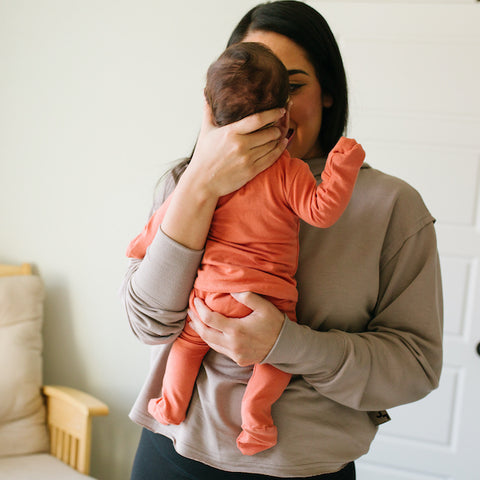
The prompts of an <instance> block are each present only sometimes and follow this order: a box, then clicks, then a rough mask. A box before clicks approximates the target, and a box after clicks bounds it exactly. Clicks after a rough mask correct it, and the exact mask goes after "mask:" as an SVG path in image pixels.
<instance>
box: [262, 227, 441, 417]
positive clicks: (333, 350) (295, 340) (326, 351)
mask: <svg viewBox="0 0 480 480" xmlns="http://www.w3.org/2000/svg"><path fill="white" fill-rule="evenodd" d="M442 329H443V311H442V286H441V276H440V266H439V258H438V253H437V247H436V236H435V230H434V226H433V222H430V223H428V224H426V225H425V226H423V227H422V228H420V229H419V230H418V231H417V232H415V233H414V234H413V235H411V236H410V237H409V238H407V239H406V240H405V241H404V242H403V243H402V244H401V246H400V247H399V248H398V250H397V251H395V252H392V255H391V256H390V258H389V259H388V261H386V262H385V263H384V264H383V265H382V266H381V270H380V285H379V296H378V301H377V306H376V309H375V312H374V315H373V317H372V318H371V320H370V321H369V324H368V327H367V329H366V331H365V332H361V333H349V332H345V331H338V330H330V331H326V332H322V331H315V330H312V329H311V328H310V327H308V326H305V325H300V324H296V323H294V322H285V324H284V327H283V330H282V332H281V334H280V336H279V338H278V339H277V342H276V344H275V345H274V347H273V348H272V350H271V351H270V353H269V355H268V356H267V357H266V358H265V360H264V363H271V364H273V365H275V366H276V367H278V368H279V369H281V370H284V371H286V372H289V373H292V374H298V375H302V376H303V378H304V379H305V381H306V382H308V383H309V384H310V385H311V386H312V387H313V388H315V389H316V390H317V391H318V392H319V393H321V394H322V395H324V396H326V397H328V398H330V399H332V400H335V401H336V402H339V403H341V404H343V405H346V406H349V407H351V408H354V409H357V410H365V411H371V410H372V411H373V410H384V409H387V408H391V407H394V406H397V405H401V404H405V403H409V402H413V401H416V400H418V399H420V398H422V397H424V396H425V395H427V394H428V393H429V392H430V391H431V390H433V389H435V388H436V387H437V386H438V382H439V377H440V371H441V365H442V333H443V332H442Z"/></svg>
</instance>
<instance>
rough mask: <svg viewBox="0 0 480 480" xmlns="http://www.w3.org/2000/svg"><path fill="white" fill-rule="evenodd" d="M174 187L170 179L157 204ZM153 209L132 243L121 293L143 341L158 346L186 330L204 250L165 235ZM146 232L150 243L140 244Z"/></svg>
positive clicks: (134, 326)
mask: <svg viewBox="0 0 480 480" xmlns="http://www.w3.org/2000/svg"><path fill="white" fill-rule="evenodd" d="M172 190H173V181H172V180H171V181H167V182H166V184H165V188H164V191H163V194H161V195H160V201H157V204H158V203H160V202H162V200H164V199H165V197H166V196H167V195H168V194H169V193H170V192H171V191H172ZM152 211H153V212H154V213H153V215H152V217H151V218H150V221H149V223H148V224H147V226H146V227H145V229H144V231H143V232H142V233H141V234H140V235H139V236H138V237H136V238H135V239H134V241H132V243H131V244H130V245H129V248H128V254H129V256H130V257H131V258H130V261H129V266H128V269H127V272H126V275H125V278H124V281H123V284H122V287H121V291H120V295H121V298H122V301H123V304H124V307H125V311H126V314H127V318H128V321H129V323H130V326H131V328H132V330H133V332H134V334H135V335H136V336H137V337H138V338H139V340H140V341H142V342H143V343H146V344H149V345H156V344H162V343H170V342H172V341H173V340H174V339H175V338H176V337H177V336H178V335H179V334H180V332H181V331H182V329H183V326H184V323H185V318H186V315H187V307H188V298H189V294H190V291H191V289H192V286H193V282H194V280H195V276H196V273H197V268H198V266H199V264H200V261H201V258H202V255H203V250H198V251H197V250H191V249H189V248H186V247H185V246H183V245H181V244H179V243H177V242H175V241H174V240H173V239H171V238H170V237H168V236H167V235H165V233H163V232H162V230H161V228H159V225H160V223H158V216H157V217H155V212H158V211H159V210H156V207H155V206H154V208H153V209H152ZM155 220H156V222H155ZM152 225H153V226H154V227H155V231H154V232H153V235H151V234H152ZM149 227H150V228H149ZM144 234H145V235H146V236H147V237H146V239H145V240H146V243H145V244H142V245H140V246H139V243H140V242H139V240H140V239H141V238H143V237H142V235H144ZM148 235H150V237H149V236H148ZM140 247H141V248H143V249H144V250H143V251H142V252H141V254H139V251H140ZM147 247H148V248H147ZM132 252H133V253H132Z"/></svg>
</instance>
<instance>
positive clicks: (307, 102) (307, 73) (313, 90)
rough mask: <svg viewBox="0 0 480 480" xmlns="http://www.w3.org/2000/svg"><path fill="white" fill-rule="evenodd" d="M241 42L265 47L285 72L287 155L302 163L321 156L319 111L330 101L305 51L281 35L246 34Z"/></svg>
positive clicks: (267, 33) (258, 31) (259, 32)
mask: <svg viewBox="0 0 480 480" xmlns="http://www.w3.org/2000/svg"><path fill="white" fill-rule="evenodd" d="M244 41H245V42H259V43H263V44H265V45H267V47H269V48H270V49H271V50H272V51H273V53H275V55H277V57H278V58H279V59H280V60H281V61H282V62H283V64H284V65H285V67H286V69H287V70H288V73H289V78H290V100H291V107H290V121H289V133H290V134H291V137H290V142H289V144H288V147H287V150H288V151H289V153H290V155H291V156H292V157H297V158H302V159H304V160H308V159H309V158H314V157H318V156H320V155H321V153H322V152H321V148H320V145H319V144H318V140H317V139H318V133H319V132H320V126H321V125H322V109H323V107H330V106H331V105H332V99H331V98H330V97H329V96H326V95H322V88H321V87H320V84H319V83H318V79H317V75H316V73H315V69H314V67H313V65H312V64H311V63H310V61H309V60H308V59H307V55H306V53H305V50H304V49H303V48H301V47H299V46H298V45H297V44H296V43H295V42H293V41H292V40H290V39H289V38H288V37H285V36H284V35H280V34H278V33H274V32H266V31H262V30H257V31H253V32H249V33H248V34H247V36H246V37H245V38H244Z"/></svg>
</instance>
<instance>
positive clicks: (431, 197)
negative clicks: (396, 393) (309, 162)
mask: <svg viewBox="0 0 480 480" xmlns="http://www.w3.org/2000/svg"><path fill="white" fill-rule="evenodd" d="M309 3H310V4H311V5H312V6H314V7H315V8H317V9H318V10H319V11H320V12H322V13H323V14H324V15H325V17H326V18H327V20H328V21H329V23H330V24H331V26H332V28H333V30H334V33H335V34H336V36H337V38H338V39H339V44H340V48H341V50H342V53H343V56H344V60H345V64H346V69H347V74H348V77H349V86H350V96H351V122H350V130H349V135H350V136H353V137H355V138H357V139H358V140H359V141H361V142H362V144H363V145H364V146H365V149H366V152H367V161H368V163H370V164H371V165H372V166H374V167H376V168H378V169H380V170H383V171H385V172H388V173H391V174H394V175H397V176H399V177H401V178H403V179H405V180H407V181H408V182H409V183H410V184H412V185H413V186H414V187H415V188H417V189H418V190H419V191H420V192H421V194H422V196H423V198H424V200H425V202H426V204H427V206H428V207H429V209H430V211H431V212H432V214H433V216H434V217H436V219H437V223H436V226H437V234H438V241H439V251H440V257H441V264H442V273H443V283H444V297H445V341H444V346H445V358H444V369H443V374H442V377H441V382H440V387H439V388H438V390H436V391H435V392H433V393H432V394H431V395H429V396H428V397H426V398H425V399H423V400H420V401H418V402H416V403H414V404H410V405H406V406H402V407H398V408H395V409H392V410H391V411H389V413H390V416H391V417H392V421H391V422H389V423H387V424H384V425H382V426H381V427H380V433H379V435H378V436H377V438H376V439H375V441H374V443H373V445H372V448H371V451H370V452H369V453H368V454H367V455H366V456H364V457H363V458H362V459H361V460H360V461H359V462H358V466H357V472H358V478H359V479H360V480H447V479H448V480H479V479H480V353H478V352H477V345H478V344H479V342H480V265H479V262H480V3H479V2H475V1H473V0H471V1H468V0H463V1H461V0H457V1H454V0H451V1H440V0H439V1H419V0H417V1H415V0H410V1H403V2H399V1H397V2H394V1H388V0H386V1H383V2H374V1H373V2H358V1H350V2H346V1H345V2H343V1H342V2H326V1H312V2H309ZM479 348H480V347H479Z"/></svg>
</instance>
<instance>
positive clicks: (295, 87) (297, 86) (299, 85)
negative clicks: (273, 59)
mask: <svg viewBox="0 0 480 480" xmlns="http://www.w3.org/2000/svg"><path fill="white" fill-rule="evenodd" d="M304 85H305V84H304V83H291V84H290V93H295V92H296V91H297V90H299V89H300V88H302V87H303V86H304Z"/></svg>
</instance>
